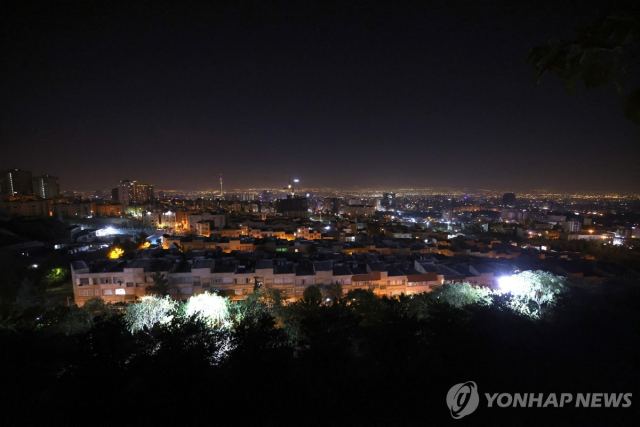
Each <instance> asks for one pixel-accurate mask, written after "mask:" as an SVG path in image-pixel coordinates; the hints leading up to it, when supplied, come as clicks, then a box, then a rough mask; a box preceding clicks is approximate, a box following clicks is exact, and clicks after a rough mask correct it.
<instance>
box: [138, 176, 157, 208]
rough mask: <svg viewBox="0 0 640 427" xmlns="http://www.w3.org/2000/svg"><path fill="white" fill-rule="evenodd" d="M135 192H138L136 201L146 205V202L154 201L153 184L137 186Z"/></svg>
mask: <svg viewBox="0 0 640 427" xmlns="http://www.w3.org/2000/svg"><path fill="white" fill-rule="evenodd" d="M134 183H135V181H134ZM135 191H136V197H135V199H134V200H135V201H137V202H142V203H145V202H150V201H152V200H153V199H154V197H153V185H152V184H136V185H135Z"/></svg>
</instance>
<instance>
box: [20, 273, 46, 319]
mask: <svg viewBox="0 0 640 427" xmlns="http://www.w3.org/2000/svg"><path fill="white" fill-rule="evenodd" d="M42 303H43V298H42V295H41V294H39V293H38V292H37V290H36V288H35V286H34V285H33V282H31V280H29V279H27V278H25V279H23V280H22V283H21V284H20V288H18V292H17V294H16V301H15V308H16V309H17V310H18V311H19V312H21V313H22V312H24V311H26V310H28V309H30V308H32V307H35V306H39V305H42Z"/></svg>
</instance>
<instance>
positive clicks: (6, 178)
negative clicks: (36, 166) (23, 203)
mask: <svg viewBox="0 0 640 427" xmlns="http://www.w3.org/2000/svg"><path fill="white" fill-rule="evenodd" d="M0 194H9V195H11V196H15V195H18V194H20V195H26V196H30V195H33V176H32V174H31V171H23V170H20V169H9V170H3V171H0Z"/></svg>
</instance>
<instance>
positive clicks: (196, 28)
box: [0, 0, 640, 191]
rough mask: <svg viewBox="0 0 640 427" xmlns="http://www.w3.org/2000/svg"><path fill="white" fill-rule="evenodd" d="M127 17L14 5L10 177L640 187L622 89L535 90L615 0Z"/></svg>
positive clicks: (140, 7)
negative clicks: (537, 52)
mask: <svg viewBox="0 0 640 427" xmlns="http://www.w3.org/2000/svg"><path fill="white" fill-rule="evenodd" d="M129 3H130V4H127V3H124V2H108V1H100V2H98V1H82V2H40V1H37V2H36V1H23V2H14V1H5V2H2V3H1V7H0V35H1V37H2V39H1V47H0V55H1V57H2V61H1V64H2V65H1V67H2V68H1V72H2V76H1V77H2V78H1V79H0V80H1V81H0V91H1V92H0V144H1V146H0V169H2V168H9V167H17V168H22V169H27V170H32V171H33V172H34V173H38V174H41V173H49V174H54V175H58V176H59V177H60V180H61V185H62V187H63V189H93V188H110V187H114V186H115V185H116V184H117V182H118V180H120V179H136V180H138V181H139V182H149V183H153V184H155V185H156V187H160V188H183V189H187V188H189V189H205V188H212V187H215V186H216V183H217V178H218V175H219V174H220V173H222V174H223V176H224V179H225V185H226V186H227V187H228V188H239V187H262V186H274V187H278V186H282V185H283V184H285V183H286V181H287V180H288V179H289V177H290V176H295V177H299V178H300V179H301V181H302V185H303V187H305V186H309V187H320V186H336V187H351V186H356V185H357V186H388V187H393V186H398V187H424V186H456V187H469V188H488V187H497V188H512V189H528V188H554V189H611V190H627V191H629V190H631V191H638V190H640V167H639V166H638V164H639V161H640V127H638V126H634V125H633V124H631V123H630V122H628V121H626V120H625V119H624V117H623V115H622V112H621V105H622V99H621V98H619V97H617V96H616V95H615V92H614V90H613V89H612V88H603V89H600V90H597V91H589V92H583V93H579V94H578V95H568V94H567V93H566V92H565V91H564V89H563V88H562V87H561V85H560V82H559V81H558V79H557V78H556V77H555V76H548V77H546V78H545V79H544V80H543V84H542V86H541V87H540V88H536V87H535V85H534V75H533V70H532V68H531V67H530V66H529V65H527V64H526V63H525V58H526V55H527V53H528V51H529V49H530V48H531V47H533V46H535V45H538V44H543V43H544V42H545V41H546V40H547V39H548V38H552V37H556V38H562V37H570V36H573V35H574V34H575V29H576V28H577V27H579V26H582V25H584V24H588V23H590V22H593V21H595V20H596V18H597V17H598V16H599V14H600V13H601V12H602V11H603V10H604V9H602V8H600V7H599V5H606V4H608V3H609V2H606V1H603V2H590V3H587V2H585V1H584V0H576V1H544V2H524V1H522V2H521V1H513V0H502V1H482V0H474V1H468V2H466V1H459V0H446V1H441V2H436V1H425V2H415V3H414V2H405V1H402V2H401V1H392V2H383V1H367V2H346V1H340V2H335V3H334V2H330V1H322V2H318V3H312V2H308V1H290V2H241V1H228V2H222V1H209V2H194V1H180V2H175V3H176V4H175V5H173V6H168V5H165V3H168V2H129ZM587 4H591V5H590V6H586V5H587Z"/></svg>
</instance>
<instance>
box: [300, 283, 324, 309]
mask: <svg viewBox="0 0 640 427" xmlns="http://www.w3.org/2000/svg"><path fill="white" fill-rule="evenodd" d="M302 301H303V302H304V303H305V304H307V305H320V304H322V292H320V288H318V287H317V286H315V285H313V286H307V288H306V289H305V290H304V292H303V293H302Z"/></svg>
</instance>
